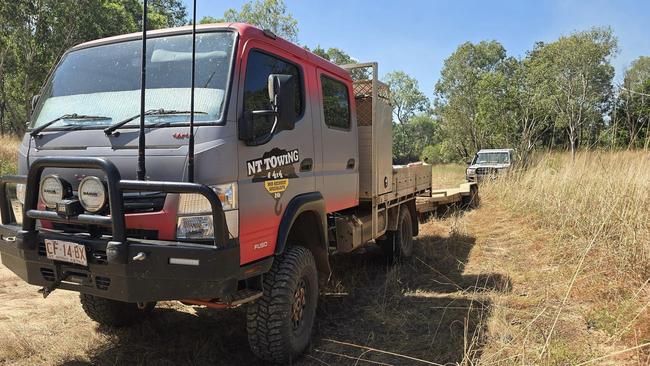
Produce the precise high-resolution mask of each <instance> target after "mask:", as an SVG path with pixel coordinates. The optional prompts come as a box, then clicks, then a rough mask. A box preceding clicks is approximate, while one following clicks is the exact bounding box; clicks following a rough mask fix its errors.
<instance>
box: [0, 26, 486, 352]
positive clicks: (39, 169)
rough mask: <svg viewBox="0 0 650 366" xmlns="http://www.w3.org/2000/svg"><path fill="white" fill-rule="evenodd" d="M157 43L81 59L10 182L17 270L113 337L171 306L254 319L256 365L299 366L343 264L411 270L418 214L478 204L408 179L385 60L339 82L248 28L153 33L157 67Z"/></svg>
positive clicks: (36, 116)
mask: <svg viewBox="0 0 650 366" xmlns="http://www.w3.org/2000/svg"><path fill="white" fill-rule="evenodd" d="M142 38H143V37H142V35H141V34H131V35H125V36H119V37H113V38H107V39H102V40H97V41H93V42H88V43H85V44H82V45H79V46H76V47H73V48H72V49H71V50H69V51H68V52H66V54H65V55H64V56H63V58H62V60H61V61H60V63H59V64H58V65H57V66H56V68H55V69H54V70H53V72H52V74H51V76H50V78H49V79H48V81H47V82H46V84H45V85H44V87H43V89H42V92H41V95H40V97H39V98H38V102H37V103H36V104H35V108H34V111H33V114H32V119H31V122H30V123H31V124H30V130H29V132H28V133H27V134H25V136H24V138H23V141H22V145H21V147H20V152H19V175H16V176H5V177H2V178H1V179H0V214H1V215H2V225H1V226H0V235H1V236H0V253H1V256H2V262H3V264H4V265H5V266H6V267H7V268H9V269H10V270H11V271H13V272H14V273H15V274H17V275H18V276H19V277H20V278H21V279H23V280H24V281H26V282H28V283H30V284H33V285H37V286H40V287H41V290H40V291H41V292H42V293H43V295H44V296H47V295H48V294H49V293H51V292H52V291H54V290H56V289H64V290H71V291H76V292H79V293H80V299H81V304H82V307H83V309H84V311H85V312H86V314H87V315H88V316H89V317H90V318H91V319H93V320H95V321H97V322H99V323H100V324H104V325H108V326H125V325H129V324H131V323H133V322H135V321H137V320H139V319H140V318H142V317H143V315H146V314H147V313H148V312H150V311H151V310H152V309H153V308H154V306H155V304H156V302H157V301H163V300H179V301H181V302H182V303H185V304H191V305H203V306H207V307H211V308H228V307H235V306H240V305H243V304H246V305H247V310H246V311H247V332H248V340H249V343H250V347H251V349H252V351H253V353H254V354H255V355H257V356H258V357H260V358H262V359H264V360H267V361H272V362H281V363H282V362H289V361H291V360H293V359H295V358H296V357H298V356H299V355H300V354H301V353H302V352H303V351H304V349H305V348H306V347H307V345H308V343H309V341H310V336H311V333H312V325H313V322H314V317H315V311H316V307H317V304H318V294H319V292H318V289H319V283H323V282H325V281H327V280H328V278H329V276H330V264H329V255H330V254H331V253H334V252H351V251H353V250H354V249H356V248H358V247H359V246H360V245H362V244H364V243H367V242H369V241H372V240H375V241H376V243H377V244H379V246H381V248H382V249H383V251H384V252H385V254H386V256H387V257H388V258H389V259H390V260H401V259H404V258H407V257H409V256H410V255H411V253H412V251H413V237H414V236H416V235H417V234H418V217H419V215H420V214H422V213H423V212H425V211H432V210H434V209H435V208H436V206H437V205H439V204H450V203H455V202H460V201H461V200H465V201H467V200H474V199H475V198H476V194H477V191H476V186H475V185H474V184H468V185H465V186H462V187H461V188H459V189H456V190H454V191H453V192H451V191H450V193H449V194H447V193H444V191H443V194H442V195H441V194H440V193H439V192H436V191H432V189H431V169H430V166H428V165H425V164H422V163H417V164H411V165H408V166H398V167H393V166H392V164H391V160H392V152H391V150H390V148H386V146H392V121H391V110H392V109H391V106H390V102H389V100H390V99H389V93H390V91H389V90H388V88H387V86H386V85H384V84H382V83H381V82H379V80H378V77H377V75H378V71H377V64H376V63H367V64H359V65H352V66H349V67H347V68H341V67H338V66H336V65H334V64H332V63H330V62H328V61H326V60H323V59H322V58H320V57H318V56H316V55H314V54H312V53H310V52H308V51H306V50H304V49H303V48H301V47H299V46H297V45H294V44H291V43H289V42H287V41H285V40H283V39H280V38H278V37H276V36H275V35H274V34H272V33H270V32H268V31H262V30H259V29H257V28H255V27H252V26H250V25H246V24H237V23H233V24H213V25H201V26H197V27H196V31H195V32H194V31H193V30H192V27H183V28H176V29H168V30H160V31H152V32H148V36H147V37H146V38H145V40H146V41H145V42H146V53H144V57H143V52H142V48H141V44H143V43H144V42H142ZM192 45H195V46H196V49H195V50H194V51H193V50H192V49H193V46H192ZM141 59H142V60H144V61H145V62H146V65H147V67H146V74H144V75H145V76H146V87H145V88H141V87H140V82H141V81H142V80H141V79H140V75H141V72H142V71H143V68H142V63H141V62H140V60H141ZM193 60H194V62H193ZM190 73H193V75H194V77H193V78H192V80H195V82H194V83H193V84H192V83H190V82H189V80H190V78H189V75H190ZM351 75H356V76H358V75H362V78H360V80H357V81H353V79H352V76H351ZM138 122H139V123H138ZM190 126H193V129H190ZM450 197H451V198H450ZM416 198H417V199H418V204H417V205H416ZM422 202H424V203H426V205H423V204H422ZM418 207H420V208H419V209H418Z"/></svg>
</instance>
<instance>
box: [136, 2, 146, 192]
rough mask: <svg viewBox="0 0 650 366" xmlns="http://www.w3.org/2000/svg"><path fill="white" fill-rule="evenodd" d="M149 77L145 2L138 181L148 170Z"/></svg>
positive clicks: (143, 177)
mask: <svg viewBox="0 0 650 366" xmlns="http://www.w3.org/2000/svg"><path fill="white" fill-rule="evenodd" d="M146 75H147V0H144V1H143V9H142V64H141V67H140V132H139V135H138V169H137V175H138V180H145V177H146V175H147V170H146V168H145V164H144V159H145V155H144V150H145V136H144V118H145V106H144V102H145V94H146V91H145V88H146V85H147V83H146Z"/></svg>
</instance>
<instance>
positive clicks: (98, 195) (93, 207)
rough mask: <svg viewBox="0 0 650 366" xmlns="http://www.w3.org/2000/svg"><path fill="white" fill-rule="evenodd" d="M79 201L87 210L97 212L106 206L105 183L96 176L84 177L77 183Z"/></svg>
mask: <svg viewBox="0 0 650 366" xmlns="http://www.w3.org/2000/svg"><path fill="white" fill-rule="evenodd" d="M77 194H78V196H79V202H80V203H81V206H83V208H84V209H86V211H88V212H93V213H96V212H99V211H101V210H102V209H103V208H104V206H106V185H104V182H102V181H101V180H100V179H99V178H97V177H86V178H84V179H83V180H82V181H81V183H79V191H78V192H77Z"/></svg>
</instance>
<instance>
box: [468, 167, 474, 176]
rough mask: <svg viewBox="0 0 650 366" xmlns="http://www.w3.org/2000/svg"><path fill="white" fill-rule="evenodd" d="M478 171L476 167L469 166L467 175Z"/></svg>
mask: <svg viewBox="0 0 650 366" xmlns="http://www.w3.org/2000/svg"><path fill="white" fill-rule="evenodd" d="M475 172H476V169H474V168H467V175H472V174H474V173H475Z"/></svg>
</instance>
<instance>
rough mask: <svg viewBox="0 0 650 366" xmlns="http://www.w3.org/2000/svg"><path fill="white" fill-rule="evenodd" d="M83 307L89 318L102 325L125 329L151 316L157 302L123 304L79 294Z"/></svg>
mask: <svg viewBox="0 0 650 366" xmlns="http://www.w3.org/2000/svg"><path fill="white" fill-rule="evenodd" d="M79 300H80V301H81V307H82V308H83V310H84V312H85V313H86V315H88V317H89V318H90V319H92V320H94V321H96V322H97V323H99V324H100V325H104V326H109V327H124V326H128V325H132V324H134V323H136V322H137V321H139V320H141V319H143V318H144V317H146V316H147V315H149V314H151V312H152V311H153V309H154V308H155V307H156V303H155V302H148V303H144V304H141V305H140V306H139V305H138V304H136V303H129V302H122V301H116V300H111V299H105V298H103V297H99V296H94V295H88V294H79Z"/></svg>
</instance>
